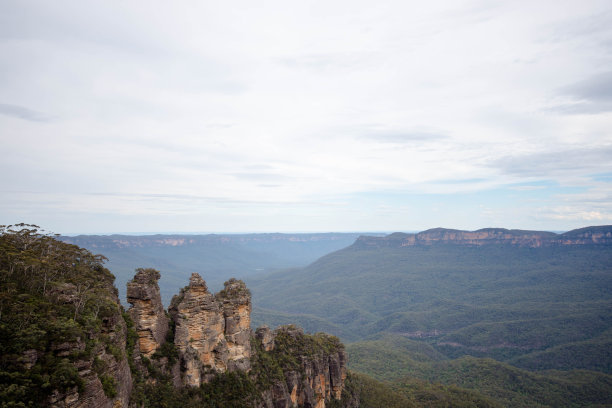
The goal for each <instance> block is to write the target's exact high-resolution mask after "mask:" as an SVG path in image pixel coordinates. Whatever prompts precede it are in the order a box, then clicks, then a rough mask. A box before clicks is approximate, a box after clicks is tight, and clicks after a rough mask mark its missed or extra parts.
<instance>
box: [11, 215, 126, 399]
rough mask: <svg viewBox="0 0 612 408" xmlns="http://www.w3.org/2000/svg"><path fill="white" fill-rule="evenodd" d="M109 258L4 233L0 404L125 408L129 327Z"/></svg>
mask: <svg viewBox="0 0 612 408" xmlns="http://www.w3.org/2000/svg"><path fill="white" fill-rule="evenodd" d="M103 261H104V258H103V257H102V256H99V255H93V254H91V253H90V252H88V251H86V250H84V249H82V248H78V247H76V246H74V245H68V244H65V243H63V242H60V241H58V240H57V239H55V237H54V236H50V235H48V234H45V233H41V232H40V231H39V229H38V227H37V226H35V225H26V224H18V225H14V226H0V350H1V351H0V402H1V403H0V405H2V406H3V407H4V406H7V407H9V406H11V407H13V406H14V407H57V408H85V407H100V408H119V407H127V406H128V402H129V398H130V392H131V389H132V378H131V373H130V369H129V366H128V359H127V356H126V353H125V350H126V331H127V330H126V323H125V321H124V319H123V316H122V313H121V312H122V309H121V306H120V304H119V299H118V296H117V289H116V288H115V287H114V285H113V280H114V276H113V275H112V274H111V273H110V271H109V270H108V269H106V268H104V267H103Z"/></svg>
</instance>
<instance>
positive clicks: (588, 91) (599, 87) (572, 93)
mask: <svg viewBox="0 0 612 408" xmlns="http://www.w3.org/2000/svg"><path fill="white" fill-rule="evenodd" d="M558 94H559V95H561V96H564V97H569V98H571V99H572V100H573V102H570V103H564V104H560V105H557V106H554V107H552V108H551V110H552V111H555V112H559V113H562V114H596V113H602V112H609V111H612V71H609V72H604V73H601V74H598V75H595V76H593V77H591V78H587V79H584V80H582V81H579V82H575V83H573V84H571V85H568V86H565V87H563V88H561V89H559V91H558Z"/></svg>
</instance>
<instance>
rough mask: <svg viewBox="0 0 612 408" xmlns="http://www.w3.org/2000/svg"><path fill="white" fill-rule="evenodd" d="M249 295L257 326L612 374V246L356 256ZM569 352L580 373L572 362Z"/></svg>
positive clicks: (296, 273)
mask: <svg viewBox="0 0 612 408" xmlns="http://www.w3.org/2000/svg"><path fill="white" fill-rule="evenodd" d="M248 284H249V287H250V288H251V290H252V292H253V302H254V304H255V305H256V306H257V307H256V308H255V309H254V313H253V321H254V322H262V321H263V322H265V323H266V324H268V325H270V326H274V325H276V324H279V323H284V322H287V321H291V320H294V321H299V322H306V323H307V324H308V325H309V326H308V328H309V330H312V331H315V330H325V331H326V332H329V333H334V334H337V335H339V336H340V337H341V338H342V339H343V340H345V341H358V340H366V339H368V337H370V336H375V335H378V334H380V333H385V332H387V333H396V334H402V335H403V336H405V337H407V338H410V339H413V340H415V341H420V342H421V343H423V344H428V345H431V346H432V347H433V348H434V349H435V350H436V351H437V352H439V353H441V354H442V355H444V356H446V357H448V358H458V357H461V356H464V355H473V356H477V357H492V358H495V359H498V360H500V361H506V362H517V364H520V365H521V366H523V367H528V368H537V369H547V368H549V369H550V368H563V369H571V368H585V369H593V370H600V371H603V372H608V373H610V371H609V370H610V367H611V366H612V356H611V355H610V354H609V353H605V352H603V353H602V351H603V350H604V347H605V345H606V344H608V343H609V342H610V341H612V248H611V247H610V246H608V245H600V246H589V245H584V246H581V245H575V246H556V247H542V248H524V247H516V246H506V245H488V246H482V247H469V246H458V245H431V246H414V247H397V248H394V247H374V248H363V247H358V246H352V247H349V248H346V249H343V250H340V251H337V252H334V253H331V254H329V255H327V256H325V257H323V258H321V259H319V260H318V261H316V262H315V263H313V264H311V265H309V266H308V267H305V268H299V269H292V270H286V271H281V272H276V273H273V274H270V275H267V276H265V277H260V278H253V279H250V280H249V281H248ZM570 345H571V346H570ZM565 346H566V347H565ZM570 350H572V352H575V353H576V354H575V355H574V356H573V358H572V360H573V361H574V362H575V363H577V365H571V364H568V363H564V358H565V357H566V356H568V357H569V354H570V353H571V352H570ZM536 353H539V354H536ZM597 356H599V359H598V358H597ZM523 357H524V358H523ZM530 359H533V361H530ZM566 361H567V362H569V360H566Z"/></svg>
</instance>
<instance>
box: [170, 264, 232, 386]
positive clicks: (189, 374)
mask: <svg viewBox="0 0 612 408" xmlns="http://www.w3.org/2000/svg"><path fill="white" fill-rule="evenodd" d="M170 315H171V316H172V319H173V320H174V322H175V333H174V345H175V346H176V348H177V349H178V352H179V357H180V360H181V368H182V369H183V371H184V384H185V385H190V386H199V385H200V384H201V383H202V381H203V374H205V373H206V372H207V371H212V372H224V371H226V370H227V359H228V350H227V342H226V340H225V319H224V318H223V311H222V310H221V308H220V307H219V303H218V302H217V299H215V296H214V295H213V294H212V293H210V292H209V291H208V288H207V287H206V282H204V280H203V279H202V277H201V276H200V275H198V274H197V273H194V274H192V275H191V278H190V279H189V286H187V287H186V288H184V289H183V290H181V293H180V294H179V295H177V296H175V297H174V298H172V303H171V304H170Z"/></svg>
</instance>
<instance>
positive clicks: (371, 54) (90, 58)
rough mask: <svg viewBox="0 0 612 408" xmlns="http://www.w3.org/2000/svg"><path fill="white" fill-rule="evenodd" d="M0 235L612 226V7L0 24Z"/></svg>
mask: <svg viewBox="0 0 612 408" xmlns="http://www.w3.org/2000/svg"><path fill="white" fill-rule="evenodd" d="M0 153H1V155H2V159H1V160H0V224H14V223H18V222H26V223H33V224H37V225H40V226H41V227H43V228H45V229H47V230H50V231H53V232H56V233H63V234H71V233H103V234H108V233H127V232H132V233H153V232H185V233H193V232H314V231H389V232H390V231H420V230H425V229H428V228H434V227H446V228H458V229H466V230H475V229H479V228H484V227H503V228H521V229H537V230H552V231H566V230H570V229H573V228H579V227H584V226H589V225H603V224H612V2H610V1H609V0H603V1H590V0H575V1H562V0H551V1H548V0H538V1H533V0H530V1H523V0H512V1H472V0H470V1H465V0H459V1H452V2H449V1H436V0H433V1H418V2H417V1H406V0H404V1H386V0H378V1H359V0H351V1H344V0H339V1H329V0H327V1H299V2H291V1H265V0H262V1H257V2H253V1H232V2H213V1H181V2H168V1H127V2H126V1H113V0H110V1H109V0H106V1H65V0H54V1H28V0H3V1H2V2H0Z"/></svg>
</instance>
